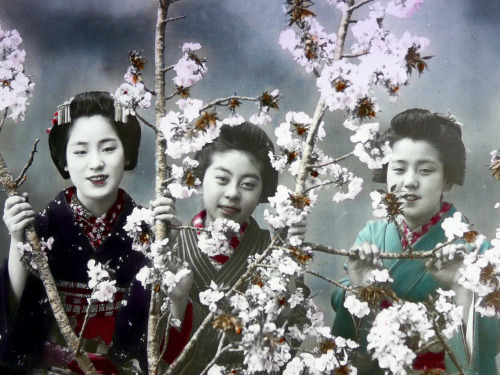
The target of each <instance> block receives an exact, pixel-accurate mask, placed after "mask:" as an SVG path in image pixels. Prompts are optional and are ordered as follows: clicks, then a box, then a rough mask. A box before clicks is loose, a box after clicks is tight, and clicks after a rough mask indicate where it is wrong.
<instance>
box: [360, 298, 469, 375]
mask: <svg viewBox="0 0 500 375" xmlns="http://www.w3.org/2000/svg"><path fill="white" fill-rule="evenodd" d="M438 294H439V297H438V299H437V300H436V301H435V303H434V307H433V310H432V311H429V310H428V308H427V307H426V305H424V304H423V303H421V302H418V303H413V302H407V301H405V302H395V303H394V304H393V305H392V306H390V307H388V308H386V309H383V310H381V312H380V313H378V315H377V316H376V318H375V320H374V322H373V325H372V328H371V329H370V333H369V334H368V336H367V341H368V345H367V349H368V350H369V351H371V353H372V355H373V358H375V359H377V361H378V364H379V366H380V367H381V368H382V369H387V370H388V371H389V372H390V373H391V374H401V375H405V374H407V371H408V370H409V369H412V367H413V361H414V359H415V358H416V354H415V351H416V350H417V349H419V348H420V347H422V346H423V345H425V344H426V343H429V342H431V341H432V340H433V339H434V338H435V337H436V331H435V328H434V323H435V324H436V325H437V326H438V327H439V330H440V332H441V333H442V334H443V336H444V338H446V339H449V338H451V337H452V336H453V333H454V332H455V331H456V330H457V329H458V327H459V326H460V325H461V324H462V313H463V307H462V306H457V305H456V304H455V303H454V301H453V297H454V296H455V293H454V292H453V291H443V290H441V289H438Z"/></svg>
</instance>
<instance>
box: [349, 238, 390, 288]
mask: <svg viewBox="0 0 500 375" xmlns="http://www.w3.org/2000/svg"><path fill="white" fill-rule="evenodd" d="M351 251H355V252H357V253H358V255H357V256H351V257H349V259H348V261H347V274H348V275H349V280H350V281H351V286H353V287H358V286H366V285H367V284H368V279H369V278H372V271H373V270H379V269H382V268H384V264H383V263H382V260H381V259H380V250H379V248H378V247H377V246H375V245H374V244H370V243H368V242H364V243H362V244H361V245H354V246H353V247H352V248H351Z"/></svg>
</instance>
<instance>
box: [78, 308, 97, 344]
mask: <svg viewBox="0 0 500 375" xmlns="http://www.w3.org/2000/svg"><path fill="white" fill-rule="evenodd" d="M89 300H90V302H89V303H88V305H87V313H86V314H85V318H84V320H83V324H82V329H81V330H80V336H79V337H78V345H77V347H76V352H77V353H79V352H80V349H81V347H82V343H83V333H84V332H85V328H87V323H88V322H89V319H90V309H91V308H92V306H94V300H93V299H92V298H89Z"/></svg>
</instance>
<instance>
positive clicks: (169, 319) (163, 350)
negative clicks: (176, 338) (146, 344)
mask: <svg viewBox="0 0 500 375" xmlns="http://www.w3.org/2000/svg"><path fill="white" fill-rule="evenodd" d="M160 320H161V318H160ZM171 322H172V314H168V319H167V325H166V326H165V334H164V335H163V348H162V350H161V354H160V356H159V357H158V362H157V364H158V365H159V364H160V362H161V361H162V359H163V356H164V355H165V353H166V352H167V346H168V339H169V335H170V324H171Z"/></svg>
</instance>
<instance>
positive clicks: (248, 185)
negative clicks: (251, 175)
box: [241, 181, 257, 190]
mask: <svg viewBox="0 0 500 375" xmlns="http://www.w3.org/2000/svg"><path fill="white" fill-rule="evenodd" d="M241 186H243V188H244V189H246V190H253V189H255V187H256V186H257V184H255V183H253V182H250V181H245V182H243V183H242V184H241Z"/></svg>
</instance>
